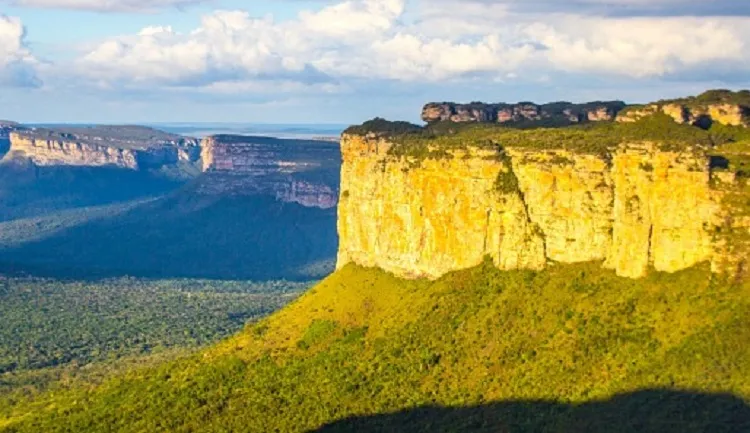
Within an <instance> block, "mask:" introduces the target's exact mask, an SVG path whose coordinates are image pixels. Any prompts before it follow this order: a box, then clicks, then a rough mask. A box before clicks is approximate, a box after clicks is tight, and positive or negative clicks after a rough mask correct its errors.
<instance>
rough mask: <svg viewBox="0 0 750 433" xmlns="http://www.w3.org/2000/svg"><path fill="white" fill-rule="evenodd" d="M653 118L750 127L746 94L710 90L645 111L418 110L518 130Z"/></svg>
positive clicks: (606, 105) (609, 106)
mask: <svg viewBox="0 0 750 433" xmlns="http://www.w3.org/2000/svg"><path fill="white" fill-rule="evenodd" d="M655 114H665V115H667V116H669V117H670V118H672V119H673V120H674V121H675V122H677V123H679V124H685V125H693V126H698V127H701V128H703V129H708V128H710V127H711V125H712V124H713V123H717V124H720V125H725V126H744V127H748V126H750V91H748V90H742V91H737V92H734V91H731V90H721V89H720V90H709V91H707V92H704V93H702V94H700V95H698V96H691V97H687V98H679V99H669V100H662V101H658V102H654V103H651V104H646V105H626V104H625V103H624V102H622V101H595V102H587V103H584V104H573V103H570V102H553V103H549V104H535V103H533V102H519V103H517V104H506V103H498V104H486V103H482V102H472V103H469V104H457V103H453V102H431V103H428V104H426V105H425V106H424V108H423V109H422V120H424V121H425V122H427V123H429V124H435V123H440V122H453V123H496V124H503V125H507V126H522V127H523V126H568V125H574V124H579V123H589V122H611V121H617V122H635V121H637V120H639V119H642V118H645V117H650V116H653V115H655Z"/></svg>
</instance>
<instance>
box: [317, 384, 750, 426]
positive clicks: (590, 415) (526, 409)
mask: <svg viewBox="0 0 750 433" xmlns="http://www.w3.org/2000/svg"><path fill="white" fill-rule="evenodd" d="M318 432H321V433H336V432H358V433H375V432H430V433H436V432H487V433H490V432H492V433H504V432H508V433H526V432H529V433H531V432H533V433H542V432H550V433H587V432H592V433H594V432H597V433H598V432H602V433H605V432H606V433H625V432H628V433H629V432H633V433H636V432H637V433H678V432H679V433H699V432H700V433H704V432H705V433H709V432H711V433H730V432H731V433H746V432H750V407H749V406H748V405H747V404H746V403H745V402H743V401H742V400H741V399H739V398H737V397H735V396H733V395H731V394H704V393H692V392H680V391H668V390H646V391H639V392H635V393H631V394H623V395H618V396H616V397H614V398H612V399H611V400H607V401H603V402H595V403H586V404H582V405H565V404H556V403H551V402H543V401H530V402H525V401H516V402H500V403H493V404H487V405H482V406H476V407H465V408H440V407H422V408H417V409H413V410H407V411H403V412H398V413H394V414H388V415H377V416H372V417H360V418H350V419H346V420H343V421H340V422H337V423H334V424H330V425H327V426H325V427H323V428H321V429H319V430H318Z"/></svg>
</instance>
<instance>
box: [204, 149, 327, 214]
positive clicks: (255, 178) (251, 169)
mask: <svg viewBox="0 0 750 433" xmlns="http://www.w3.org/2000/svg"><path fill="white" fill-rule="evenodd" d="M201 148H202V152H201V159H202V161H203V171H204V175H203V176H202V179H201V180H200V182H199V186H198V192H200V193H202V194H224V195H226V194H229V195H271V196H274V197H275V198H276V199H277V200H279V201H282V202H286V203H297V204H300V205H302V206H305V207H317V208H322V209H330V208H333V207H335V206H336V204H337V203H338V181H339V175H340V172H339V167H340V152H339V150H338V146H337V145H336V144H333V143H323V142H320V141H305V142H302V141H299V140H280V139H274V138H267V137H245V136H229V135H221V136H214V137H207V138H206V139H204V140H203V142H202V143H201Z"/></svg>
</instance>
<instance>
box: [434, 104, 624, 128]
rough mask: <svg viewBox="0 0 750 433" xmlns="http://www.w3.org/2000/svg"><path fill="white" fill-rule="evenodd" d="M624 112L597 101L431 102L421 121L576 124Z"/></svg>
mask: <svg viewBox="0 0 750 433" xmlns="http://www.w3.org/2000/svg"><path fill="white" fill-rule="evenodd" d="M623 108H625V103H624V102H622V101H606V102H602V101H597V102H589V103H585V104H573V103H570V102H553V103H550V104H543V105H539V104H535V103H533V102H520V103H518V104H503V103H500V104H485V103H482V102H472V103H470V104H456V103H452V102H440V103H436V102H431V103H429V104H427V105H425V106H424V108H423V109H422V120H424V121H425V122H428V123H433V122H440V121H450V122H457V123H464V122H479V123H542V122H547V123H558V124H574V123H581V122H599V121H611V120H614V119H615V116H616V115H617V113H618V112H619V111H620V110H622V109H623Z"/></svg>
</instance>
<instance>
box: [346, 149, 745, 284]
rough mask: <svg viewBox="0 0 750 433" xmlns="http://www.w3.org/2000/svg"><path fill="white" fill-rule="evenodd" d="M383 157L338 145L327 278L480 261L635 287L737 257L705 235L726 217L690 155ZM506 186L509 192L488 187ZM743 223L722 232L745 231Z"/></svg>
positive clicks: (443, 269) (407, 273) (435, 270)
mask: <svg viewBox="0 0 750 433" xmlns="http://www.w3.org/2000/svg"><path fill="white" fill-rule="evenodd" d="M390 147H391V144H390V143H389V142H387V141H386V140H384V139H374V138H365V137H361V136H357V135H345V136H344V137H343V141H342V155H343V161H344V162H343V166H342V181H341V191H342V192H341V201H340V204H339V223H338V229H339V236H340V248H339V256H338V266H339V267H341V266H343V265H345V264H347V263H350V262H354V263H357V264H360V265H363V266H377V267H381V268H383V269H385V270H388V271H391V272H394V273H396V274H398V275H400V276H404V277H430V278H435V277H439V276H441V275H443V274H445V273H447V272H450V271H453V270H457V269H462V268H468V267H471V266H475V265H477V264H479V263H481V261H482V260H483V259H484V257H486V256H489V257H491V258H492V260H493V261H494V263H495V264H496V265H497V266H498V267H499V268H501V269H542V268H544V267H546V266H549V265H551V264H553V263H555V262H558V263H574V262H586V261H601V262H602V263H603V265H604V266H606V267H608V268H611V269H614V270H615V271H616V272H617V274H618V275H621V276H625V277H632V278H638V277H641V276H644V275H645V274H646V273H647V272H648V271H649V269H655V270H657V271H666V272H675V271H678V270H681V269H685V268H688V267H691V266H693V265H696V264H698V263H701V262H707V261H710V262H712V263H713V264H714V268H715V269H717V270H718V269H719V268H720V267H722V266H724V268H726V266H725V264H726V263H728V262H732V260H729V259H731V258H732V257H734V258H737V257H736V256H737V255H738V254H740V255H742V254H744V253H738V252H737V251H735V252H734V253H733V252H731V251H730V250H731V249H732V248H734V247H732V248H730V247H728V246H727V245H726V244H725V243H723V241H722V240H721V239H718V238H717V236H716V232H717V227H719V226H721V225H722V224H725V221H726V220H727V218H728V217H727V214H730V215H731V214H732V213H733V212H734V211H732V210H728V208H727V207H726V206H725V204H724V203H723V201H722V200H724V199H723V197H724V196H725V193H723V192H722V191H721V190H717V189H716V186H715V185H714V184H715V179H714V180H712V178H711V176H712V173H711V168H710V166H709V158H708V157H707V156H706V155H705V154H703V153H702V152H701V151H698V150H694V149H693V150H690V151H684V152H665V151H660V150H659V149H658V148H657V147H656V146H654V145H652V144H650V143H629V144H623V145H621V146H620V147H619V148H618V149H616V150H614V151H613V153H612V154H611V155H608V156H598V155H586V154H576V153H571V152H567V151H563V150H545V151H539V150H529V149H525V148H508V149H505V152H503V151H501V150H499V149H480V148H474V147H468V148H467V149H465V150H459V149H457V150H450V151H449V154H450V155H451V157H449V158H440V159H426V160H423V161H420V162H418V163H417V162H415V161H414V160H410V157H396V156H394V155H391V154H389V152H388V150H389V148H390ZM508 178H510V179H515V181H514V182H511V184H517V186H516V187H515V190H509V189H508V188H499V187H498V181H499V179H508ZM747 198H748V196H747V195H742V194H740V199H739V200H740V201H741V200H747ZM730 219H731V218H730ZM744 222H745V221H744V219H741V218H740V219H739V220H738V219H737V218H735V219H733V220H732V221H731V224H733V227H735V228H739V229H740V230H744V232H747V228H746V227H745V226H742V224H744ZM748 225H750V224H748ZM740 226H742V227H740ZM744 232H743V233H744ZM735 249H736V248H735ZM732 263H733V264H731V263H730V265H732V266H735V267H736V265H737V260H734V262H732Z"/></svg>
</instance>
